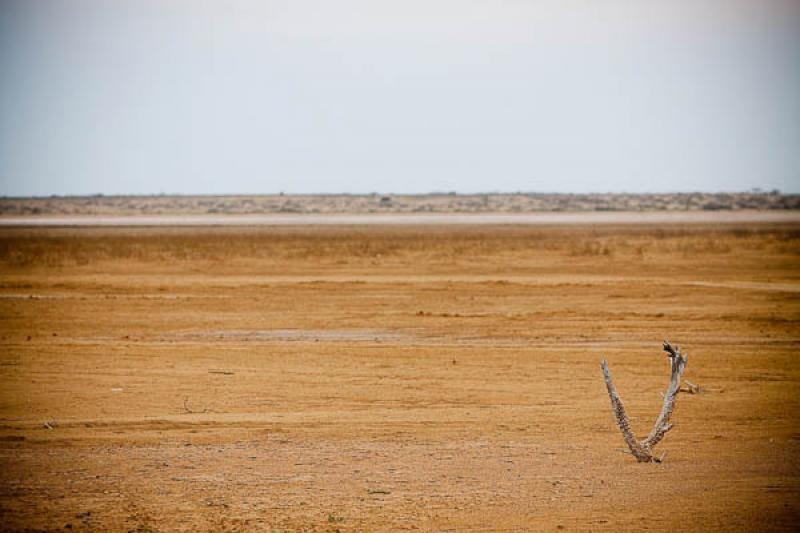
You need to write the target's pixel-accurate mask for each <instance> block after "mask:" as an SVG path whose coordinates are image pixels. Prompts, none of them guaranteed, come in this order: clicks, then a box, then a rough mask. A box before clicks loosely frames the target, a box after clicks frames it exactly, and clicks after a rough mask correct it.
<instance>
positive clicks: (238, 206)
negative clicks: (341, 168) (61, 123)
mask: <svg viewBox="0 0 800 533" xmlns="http://www.w3.org/2000/svg"><path fill="white" fill-rule="evenodd" d="M745 209H747V210H787V209H800V195H798V194H781V193H780V192H778V191H771V192H762V191H758V190H755V191H751V192H741V193H675V194H547V193H510V194H500V193H491V194H456V193H438V194H420V195H394V194H378V193H374V194H317V195H289V194H287V195H282V194H274V195H223V196H211V195H209V196H177V195H176V196H167V195H154V196H103V195H94V196H63V197H62V196H51V197H35V198H9V197H6V198H0V216H26V215H33V216H35V215H126V214H131V215H132V214H137V215H141V214H145V215H204V214H273V213H275V214H277V213H296V214H317V213H318V214H367V213H535V212H553V211H576V212H587V211H719V210H745Z"/></svg>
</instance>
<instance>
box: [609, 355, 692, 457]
mask: <svg viewBox="0 0 800 533" xmlns="http://www.w3.org/2000/svg"><path fill="white" fill-rule="evenodd" d="M664 351H665V352H667V356H668V357H669V359H670V369H671V371H670V380H669V387H668V388H667V392H666V393H665V394H664V405H663V406H662V407H661V413H659V415H658V418H657V419H656V422H655V424H654V425H653V429H652V430H651V431H650V434H649V435H648V436H647V438H645V439H643V440H637V439H636V436H635V435H634V434H633V430H632V429H631V424H630V419H629V418H628V414H627V413H626V412H625V406H624V405H623V404H622V400H621V399H620V397H619V394H618V393H617V388H616V387H615V386H614V382H613V381H612V380H611V371H610V370H609V369H608V362H607V361H606V360H605V359H603V361H602V362H601V364H600V366H601V367H602V368H603V375H604V376H605V378H606V388H607V389H608V396H609V398H610V399H611V408H612V409H613V411H614V417H615V418H616V419H617V425H618V426H619V430H620V431H621V432H622V437H623V438H624V439H625V443H626V444H627V445H628V448H629V449H630V451H631V454H632V455H633V456H634V457H636V460H637V461H639V462H640V463H649V462H656V463H660V462H661V459H659V458H658V457H656V456H655V455H653V446H655V445H656V444H658V443H659V442H661V439H663V438H664V435H665V434H666V433H667V431H669V430H670V429H672V424H670V422H669V420H670V418H671V417H672V411H673V410H674V409H675V400H676V398H677V397H678V394H679V393H680V390H681V376H682V375H683V371H684V370H685V368H686V361H687V359H688V357H687V356H686V355H683V354H681V352H680V348H679V347H678V346H675V347H673V346H672V345H671V344H670V343H669V342H667V341H664Z"/></svg>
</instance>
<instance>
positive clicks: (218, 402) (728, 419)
mask: <svg viewBox="0 0 800 533" xmlns="http://www.w3.org/2000/svg"><path fill="white" fill-rule="evenodd" d="M799 325H800V224H798V223H797V222H783V223H775V222H762V223H746V224H744V223H741V222H736V221H728V222H727V223H718V224H715V223H704V224H670V225H659V224H626V225H615V224H604V225H592V224H570V225H558V224H555V225H541V226H520V225H488V224H484V225H478V226H472V225H468V224H461V225H447V224H439V225H432V226H427V225H406V226H393V225H369V226H346V227H345V226H336V225H327V226H316V225H305V226H272V227H247V226H236V227H169V226H163V227H127V228H120V227H77V228H75V227H73V228H58V227H47V228H34V227H28V228H26V227H4V228H0V346H2V349H0V523H2V528H3V529H6V530H35V531H59V530H70V531H90V530H91V531H138V532H144V531H148V532H153V531H281V532H283V531H296V532H299V531H401V530H422V531H562V530H563V531H589V530H591V531H642V530H652V531H708V530H718V531H774V530H786V531H791V530H797V528H798V526H800V360H799V359H798V348H800V328H799V327H798V326H799ZM664 339H668V340H669V341H671V342H672V343H674V344H677V345H680V346H681V347H682V349H683V350H684V351H685V352H687V353H688V354H689V361H688V366H687V370H686V373H685V375H684V377H685V378H686V379H688V380H690V381H691V382H692V383H694V384H697V385H699V387H700V391H699V393H697V394H688V393H681V394H680V395H679V397H678V400H677V409H676V411H675V414H674V418H673V422H674V423H675V427H674V428H673V429H672V430H671V431H670V432H669V433H667V435H666V437H665V439H664V440H663V441H662V442H661V443H660V444H659V445H658V447H657V448H656V450H657V452H658V453H659V454H664V453H665V454H666V456H665V457H664V461H663V462H662V463H661V464H639V463H637V462H636V461H635V460H634V458H633V457H632V456H631V455H629V454H626V453H624V450H625V446H624V442H623V440H622V436H621V435H620V432H619V430H618V428H617V427H616V425H615V422H614V418H613V416H612V412H611V406H610V403H609V398H608V395H607V392H606V387H605V383H604V381H603V375H602V372H601V369H600V361H601V359H602V358H607V359H608V361H609V364H610V368H611V371H612V373H613V376H614V381H615V383H616V386H617V388H618V389H619V392H620V395H621V397H622V399H623V401H624V402H625V405H626V407H627V409H628V413H629V415H631V419H632V425H633V428H634V431H635V432H636V433H637V435H639V436H640V437H644V436H645V435H646V434H647V432H648V431H649V430H650V428H651V427H652V424H653V422H654V420H655V417H656V415H657V414H658V412H659V409H660V408H661V404H662V402H663V399H662V397H661V396H660V393H661V392H663V391H664V390H665V388H666V386H667V381H668V379H669V360H668V358H667V357H666V356H665V354H664V353H663V352H662V351H661V341H662V340H664Z"/></svg>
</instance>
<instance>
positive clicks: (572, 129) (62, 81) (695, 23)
mask: <svg viewBox="0 0 800 533" xmlns="http://www.w3.org/2000/svg"><path fill="white" fill-rule="evenodd" d="M751 187H761V188H765V189H771V188H779V189H782V190H784V191H793V192H800V2H797V1H796V0H782V1H778V0H686V1H683V0H664V1H648V0H605V1H600V0H586V1H580V2H579V1H571V0H552V1H536V0H519V1H513V0H505V1H504V0H495V1H488V0H486V1H472V0H439V1H437V0H403V1H379V0H363V1H355V0H339V1H332V0H327V1H326V0H285V1H269V0H264V1H255V0H254V1H222V0H220V1H218V2H210V1H200V0H160V1H153V0H106V1H100V0H80V1H79V0H74V1H67V0H63V1H27V0H20V1H17V2H12V1H8V0H0V195H49V194H91V193H104V194H124V193H159V192H165V193H187V194H188V193H274V192H279V191H285V192H296V193H312V192H372V191H379V192H395V193H402V192H428V191H435V190H438V191H450V190H456V191H460V192H474V191H518V190H522V191H560V192H603V191H632V192H640V191H690V190H707V191H717V190H746V189H749V188H751Z"/></svg>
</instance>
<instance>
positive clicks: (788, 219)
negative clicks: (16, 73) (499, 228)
mask: <svg viewBox="0 0 800 533" xmlns="http://www.w3.org/2000/svg"><path fill="white" fill-rule="evenodd" d="M763 222H773V223H797V224H800V211H798V210H785V211H777V210H776V211H753V210H749V211H748V210H743V211H641V212H598V211H591V212H572V213H520V214H503V213H485V214H475V213H472V214H470V213H462V214H453V213H448V214H431V215H419V214H402V213H400V214H384V215H364V214H361V215H359V214H330V215H323V214H310V215H302V214H301V215H290V214H278V215H130V216H124V215H122V216H119V215H118V216H109V215H68V216H19V217H10V216H7V217H0V227H3V226H10V227H43V226H44V227H59V226H62V227H63V226H67V227H72V226H91V227H94V226H115V227H120V226H320V225H323V226H345V225H349V226H365V225H369V226H373V225H378V226H386V225H389V226H398V225H403V226H405V225H415V226H418V225H423V226H425V225H440V224H444V225H451V226H452V225H467V226H484V225H504V224H513V225H532V226H539V225H564V224H579V225H584V226H585V225H590V224H604V225H605V224H687V223H691V224H730V223H739V224H751V223H763Z"/></svg>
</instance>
